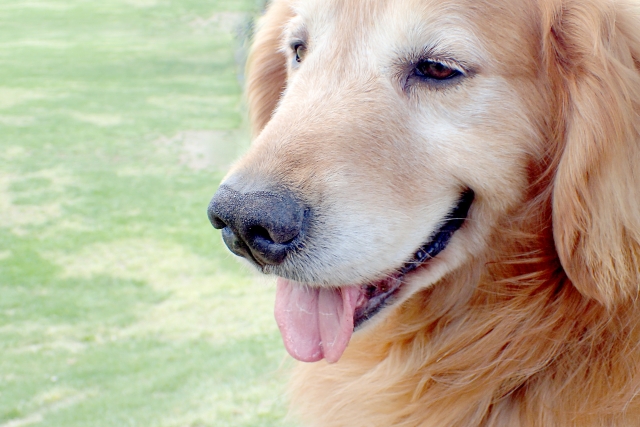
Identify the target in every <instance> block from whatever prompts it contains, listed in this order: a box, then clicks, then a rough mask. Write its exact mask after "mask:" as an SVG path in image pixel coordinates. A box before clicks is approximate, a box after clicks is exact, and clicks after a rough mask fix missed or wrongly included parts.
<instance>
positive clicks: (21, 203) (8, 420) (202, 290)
mask: <svg viewBox="0 0 640 427" xmlns="http://www.w3.org/2000/svg"><path fill="white" fill-rule="evenodd" d="M258 3H259V2H258V1H257V0H211V1H196V0H110V1H108V2H95V1H87V0H25V1H19V2H16V1H8V0H0V295H1V297H0V352H1V354H2V356H0V427H20V426H65V427H73V426H145V427H150V426H163V427H165V426H166V427H168V426H180V427H185V426H192V427H196V426H198V427H203V426H216V427H224V426H233V427H242V426H285V425H288V424H286V423H285V422H284V421H282V419H283V417H284V413H285V410H284V406H285V402H284V400H283V398H282V396H283V389H284V387H283V384H284V382H285V381H286V369H284V368H283V367H282V362H283V360H285V352H284V350H283V348H282V344H281V342H280V337H279V334H278V332H277V329H276V326H275V322H274V321H273V319H272V314H271V313H272V310H273V294H274V291H273V286H272V285H271V284H270V283H269V282H268V281H266V280H264V279H259V278H257V277H256V276H255V275H253V274H251V273H250V272H248V271H247V270H246V269H244V268H243V267H241V266H240V264H239V263H237V262H236V260H235V259H233V257H232V256H231V255H230V254H229V253H228V251H227V250H226V249H225V248H224V247H223V245H222V244H221V241H220V237H219V235H218V233H216V232H215V231H214V230H213V229H212V227H211V226H210V224H209V223H208V220H207V217H206V206H207V204H208V201H209V199H210V198H211V196H212V195H213V193H214V192H215V189H216V186H217V184H218V182H219V181H220V179H221V178H222V176H223V174H224V170H225V169H226V168H227V167H228V165H229V164H230V162H231V161H232V159H233V158H235V157H236V156H237V155H238V154H239V153H240V152H241V151H242V150H244V149H245V148H246V146H247V145H248V137H247V132H246V131H245V130H244V126H243V113H242V102H241V84H240V82H239V80H241V78H242V76H241V73H240V72H239V70H241V67H240V65H239V64H240V63H241V60H242V52H243V50H242V48H241V42H240V41H239V38H238V37H237V36H235V35H234V34H236V33H237V32H238V28H246V26H247V23H248V22H250V18H251V16H253V15H254V14H256V13H257V11H258V10H259V4H258Z"/></svg>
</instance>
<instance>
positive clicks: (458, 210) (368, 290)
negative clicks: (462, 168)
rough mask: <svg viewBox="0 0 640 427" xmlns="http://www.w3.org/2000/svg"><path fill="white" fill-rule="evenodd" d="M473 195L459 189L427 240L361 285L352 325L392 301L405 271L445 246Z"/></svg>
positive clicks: (469, 204) (423, 263)
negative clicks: (394, 266)
mask: <svg viewBox="0 0 640 427" xmlns="http://www.w3.org/2000/svg"><path fill="white" fill-rule="evenodd" d="M474 197H475V193H474V192H473V190H471V189H467V190H465V191H464V192H462V194H461V196H460V199H459V201H458V204H457V205H456V207H455V208H454V209H453V210H452V211H451V212H450V213H449V215H447V217H446V219H445V221H444V223H443V224H442V226H441V227H440V228H439V229H438V230H437V231H436V232H435V233H434V234H433V237H431V238H430V239H429V240H428V242H427V243H425V244H424V245H422V246H420V248H418V250H417V251H416V252H415V253H414V255H413V257H412V258H411V259H409V260H408V261H406V262H405V263H404V264H403V265H402V266H400V268H398V269H397V270H396V271H394V272H393V273H391V274H387V275H386V277H385V278H383V279H381V280H379V281H375V282H370V283H366V284H364V285H362V286H361V291H362V297H361V298H360V300H359V302H358V306H357V308H356V311H355V313H354V319H353V325H354V329H358V328H359V327H361V326H362V325H363V324H364V323H365V322H366V321H367V320H369V319H370V318H372V317H373V316H375V315H376V314H377V313H378V312H379V311H380V310H381V309H382V308H383V307H384V306H386V305H387V304H389V303H390V302H392V300H393V299H394V297H395V296H396V295H397V294H398V292H399V290H400V288H401V287H402V285H403V284H404V283H405V281H406V280H405V279H406V276H407V275H408V274H410V273H412V272H413V271H415V270H416V269H418V268H420V267H422V266H423V265H425V264H427V263H428V261H429V260H431V259H433V258H435V257H436V256H437V255H438V254H439V253H440V252H442V251H443V250H444V249H445V248H446V247H447V245H448V243H449V241H450V240H451V236H453V234H454V233H455V232H456V231H458V229H459V228H460V227H462V224H463V223H464V221H465V220H466V218H467V215H468V214H469V208H470V207H471V204H472V203H473V199H474Z"/></svg>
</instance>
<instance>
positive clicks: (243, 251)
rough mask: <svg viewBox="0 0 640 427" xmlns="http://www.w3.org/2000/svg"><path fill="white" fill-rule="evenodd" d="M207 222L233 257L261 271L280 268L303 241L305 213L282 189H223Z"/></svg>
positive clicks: (210, 206)
mask: <svg viewBox="0 0 640 427" xmlns="http://www.w3.org/2000/svg"><path fill="white" fill-rule="evenodd" d="M208 213H209V220H210V221H211V224H212V225H213V226H214V227H215V228H217V229H220V230H222V239H223V240H224V243H225V244H226V245H227V247H228V248H229V250H231V252H233V253H234V254H236V255H238V256H241V257H244V258H247V259H248V260H249V261H253V262H254V263H256V264H257V265H258V266H260V267H264V266H265V265H278V264H281V263H282V262H283V261H284V260H285V258H286V257H287V254H289V253H290V252H291V251H293V250H294V249H295V248H296V247H297V244H298V242H299V241H300V240H301V238H302V234H303V226H304V222H305V221H304V219H305V209H304V207H303V205H302V204H301V203H300V202H299V201H298V200H297V199H296V198H295V197H294V195H293V194H292V193H291V192H290V191H289V190H287V189H285V188H277V189H269V190H260V191H251V190H248V191H238V190H235V189H233V188H232V187H231V186H229V185H222V186H220V188H219V189H218V191H217V192H216V194H215V195H214V196H213V199H211V203H209V209H208Z"/></svg>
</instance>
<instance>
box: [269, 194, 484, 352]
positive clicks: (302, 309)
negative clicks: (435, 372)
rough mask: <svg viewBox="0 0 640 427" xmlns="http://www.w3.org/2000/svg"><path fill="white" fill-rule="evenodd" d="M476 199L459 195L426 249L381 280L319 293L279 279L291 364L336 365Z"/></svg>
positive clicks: (278, 312)
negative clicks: (357, 333) (355, 337)
mask: <svg viewBox="0 0 640 427" xmlns="http://www.w3.org/2000/svg"><path fill="white" fill-rule="evenodd" d="M473 199H474V193H473V191H472V190H470V189H469V190H466V191H465V192H463V193H462V195H461V197H460V200H459V201H458V204H457V205H456V207H455V208H454V209H452V211H451V212H450V213H449V215H447V217H446V218H445V220H444V222H443V224H442V225H441V226H440V228H439V229H438V230H437V231H436V232H435V233H434V234H433V235H432V237H431V238H430V239H429V241H428V242H427V243H425V244H424V245H422V246H421V247H420V248H418V250H416V252H415V253H414V255H413V256H412V257H411V259H409V260H408V261H406V262H405V263H404V264H403V265H402V266H400V268H398V269H397V270H395V271H394V272H391V273H390V274H386V275H385V277H384V278H383V279H380V280H377V281H374V282H369V283H365V284H359V285H352V286H343V287H339V288H321V287H314V286H310V285H307V284H302V283H297V282H294V281H292V280H287V279H284V278H278V290H277V294H276V306H275V317H276V321H277V323H278V327H279V328H280V332H281V334H282V339H283V341H284V344H285V347H286V348H287V351H288V352H289V354H291V356H292V357H294V358H295V359H298V360H300V361H303V362H316V361H318V360H322V359H323V358H324V359H326V360H327V361H328V362H330V363H333V362H337V361H338V360H339V359H340V357H341V356H342V353H344V350H345V349H346V347H347V345H348V344H349V341H350V339H351V335H352V334H353V331H354V330H355V329H357V328H359V327H361V326H362V325H363V324H364V323H366V321H367V320H369V319H370V318H372V317H373V316H375V315H376V314H377V313H378V312H380V310H381V309H382V308H384V307H385V306H387V305H389V304H390V303H392V302H393V301H394V299H396V297H397V295H398V293H399V291H400V289H401V288H402V285H403V284H404V283H405V281H406V277H407V275H409V274H411V273H412V272H413V271H415V270H417V269H418V268H422V267H426V266H427V265H428V263H429V260H431V259H433V258H435V257H436V256H437V255H438V254H439V253H440V252H442V251H443V250H444V249H445V248H446V247H447V244H448V243H449V241H450V240H451V237H452V236H453V234H454V233H455V232H456V231H457V230H458V229H459V228H460V227H461V226H462V224H463V223H464V221H465V219H466V217H467V214H468V213H469V208H470V207H471V204H472V202H473Z"/></svg>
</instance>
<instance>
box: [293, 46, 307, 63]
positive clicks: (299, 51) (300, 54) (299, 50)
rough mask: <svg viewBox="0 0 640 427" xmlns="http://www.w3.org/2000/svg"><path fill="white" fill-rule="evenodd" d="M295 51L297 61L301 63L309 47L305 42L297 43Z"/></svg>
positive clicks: (294, 47)
mask: <svg viewBox="0 0 640 427" xmlns="http://www.w3.org/2000/svg"><path fill="white" fill-rule="evenodd" d="M293 52H294V53H295V55H296V62H298V63H300V62H302V60H303V59H304V56H305V54H306V53H307V47H306V46H305V45H303V44H296V45H294V46H293Z"/></svg>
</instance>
